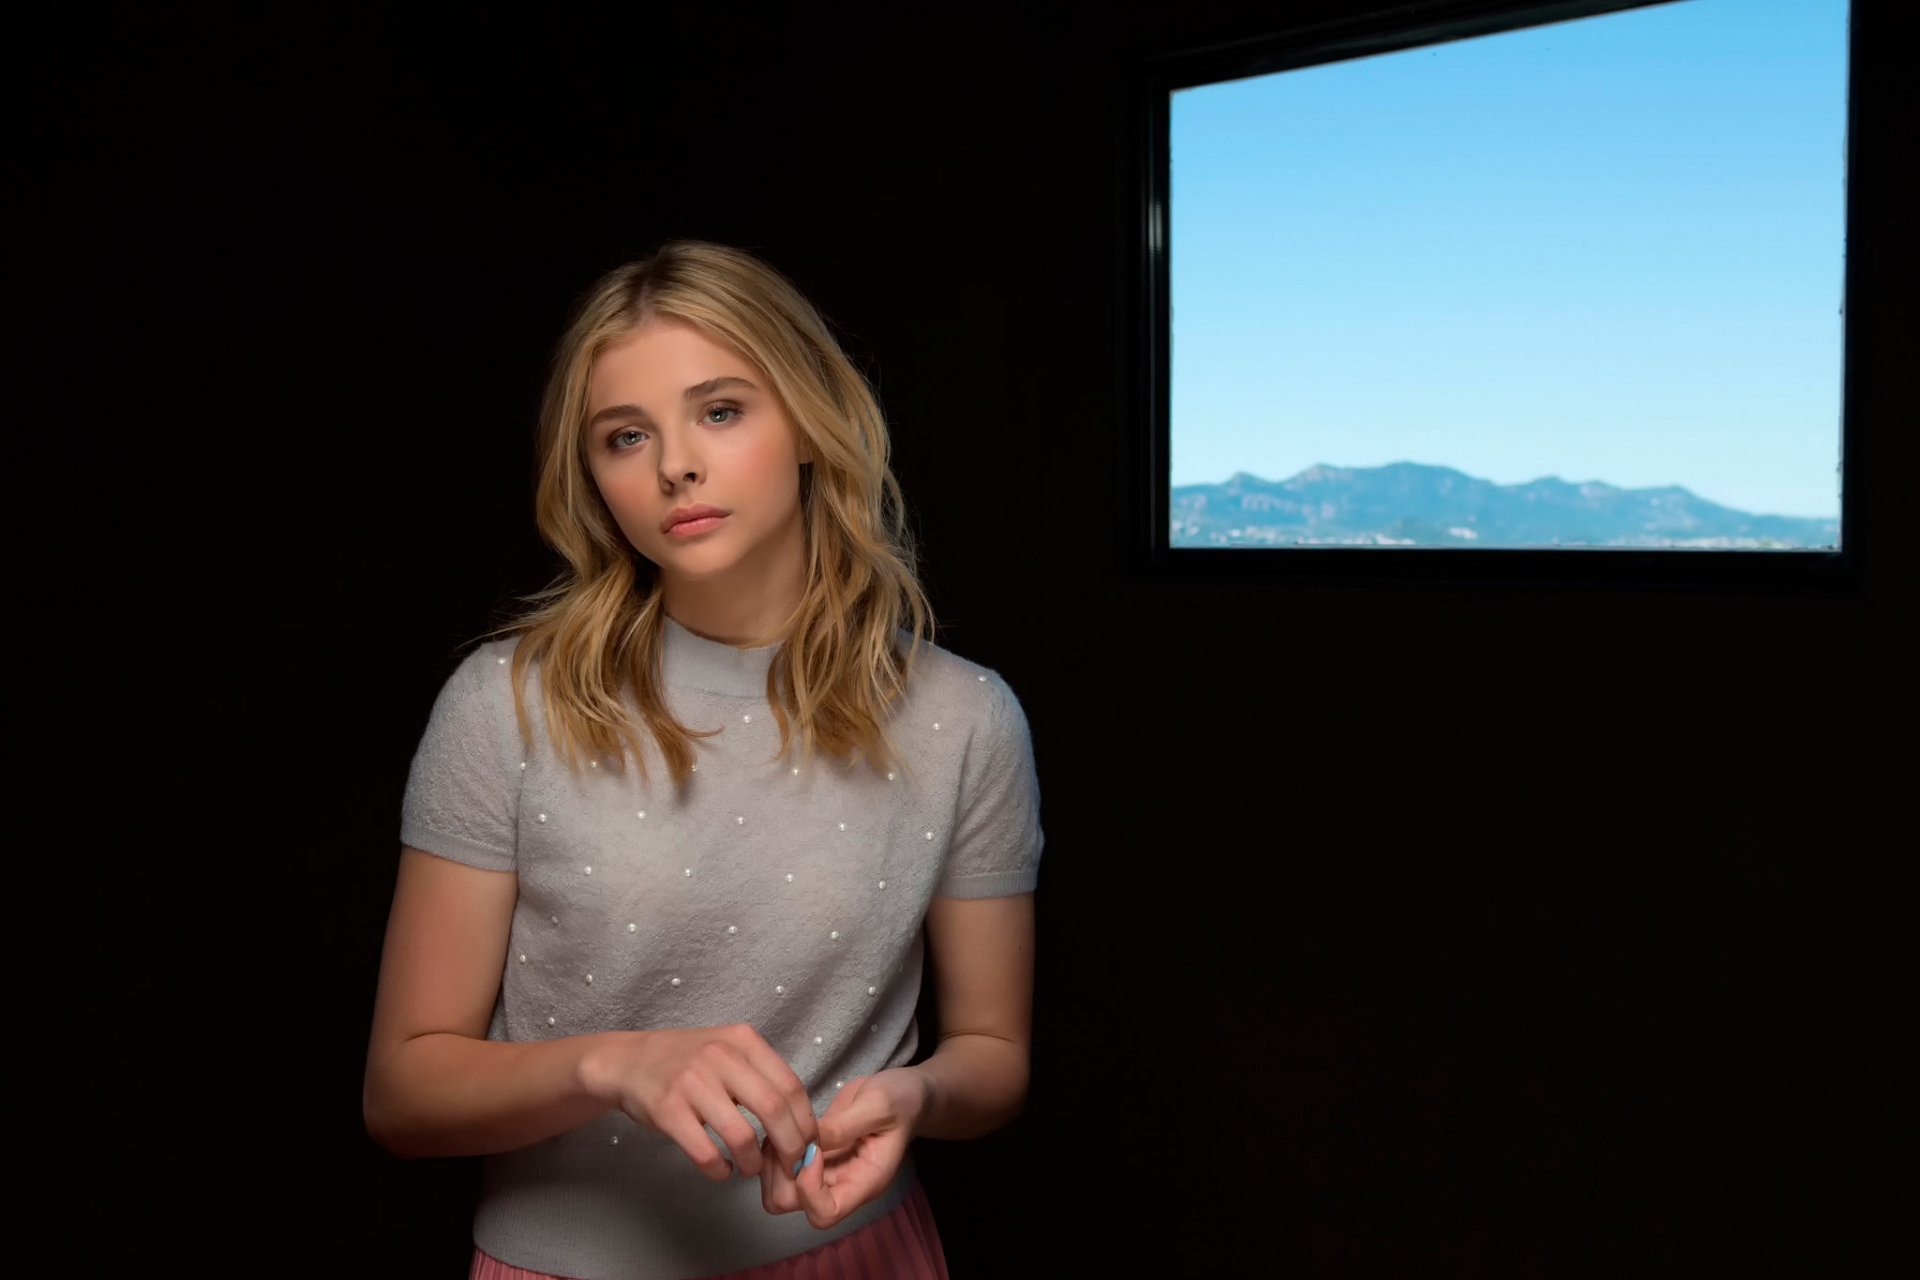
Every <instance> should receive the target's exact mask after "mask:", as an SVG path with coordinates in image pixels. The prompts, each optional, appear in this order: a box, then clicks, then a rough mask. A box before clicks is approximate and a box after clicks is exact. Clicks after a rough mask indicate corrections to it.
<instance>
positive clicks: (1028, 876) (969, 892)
mask: <svg viewBox="0 0 1920 1280" xmlns="http://www.w3.org/2000/svg"><path fill="white" fill-rule="evenodd" d="M1039 883H1040V868H1039V866H1038V865H1035V866H1030V867H1018V868H1015V869H1014V870H1012V871H989V872H987V873H985V874H984V875H977V876H949V877H947V879H945V880H943V881H941V882H940V887H939V888H937V889H935V890H934V896H935V897H939V898H1010V897H1012V896H1014V895H1015V894H1020V893H1032V892H1033V891H1034V888H1035V886H1037V885H1038V884H1039Z"/></svg>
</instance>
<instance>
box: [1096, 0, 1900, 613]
mask: <svg viewBox="0 0 1920 1280" xmlns="http://www.w3.org/2000/svg"><path fill="white" fill-rule="evenodd" d="M1686 2H1687V0H1430V2H1429V3H1415V4H1400V5H1394V6H1390V7H1387V6H1383V7H1379V8H1374V9H1369V10H1365V11H1363V12H1359V13H1349V14H1347V15H1345V16H1342V17H1339V18H1337V19H1333V20H1330V21H1321V22H1315V23H1310V24H1306V25H1297V26H1291V27H1286V28H1282V29H1278V30H1276V31H1274V32H1272V33H1269V34H1265V35H1261V36H1257V37H1252V38H1249V39H1246V40H1239V41H1233V42H1230V43H1226V44H1221V45H1213V46H1208V47H1204V48H1199V49H1192V50H1186V51H1181V52H1178V53H1173V54H1166V55H1160V56H1156V57H1152V58H1147V59H1142V60H1139V61H1136V62H1134V63H1132V64H1130V65H1129V67H1128V68H1127V72H1126V76H1125V83H1124V86H1123V92H1124V94H1125V102H1124V104H1123V106H1124V111H1125V117H1126V122H1127V130H1128V137H1127V138H1126V140H1125V141H1126V147H1127V156H1128V164H1129V168H1130V172H1129V173H1128V174H1127V175H1126V180H1127V188H1126V189H1127V190H1128V191H1129V192H1131V193H1132V196H1131V206H1132V207H1131V208H1130V209H1129V210H1127V213H1128V218H1129V227H1130V228H1131V231H1130V234H1129V240H1128V243H1127V244H1125V245H1124V252H1125V253H1126V255H1127V259H1128V264H1129V265H1128V281H1127V282H1126V287H1127V291H1128V293H1127V296H1125V297H1123V300H1122V301H1123V305H1122V306H1121V308H1120V309H1119V311H1118V313H1117V315H1116V320H1117V322H1118V328H1117V334H1116V342H1117V344H1118V348H1119V353H1120V361H1121V363H1120V367H1121V368H1123V369H1130V370H1132V371H1133V372H1134V379H1133V381H1132V383H1131V385H1130V389H1131V391H1132V393H1133V394H1132V400H1131V403H1130V404H1128V405H1127V406H1126V408H1127V410H1128V416H1129V417H1130V419H1131V421H1132V423H1133V427H1132V428H1131V430H1130V431H1129V432H1128V434H1129V435H1130V437H1131V443H1132V446H1133V447H1131V448H1130V449H1129V450H1128V455H1127V457H1128V465H1127V466H1126V467H1125V468H1123V471H1124V473H1125V474H1124V475H1123V476H1122V483H1123V487H1124V493H1123V494H1122V496H1121V514H1122V540H1123V546H1122V547H1121V548H1120V554H1121V559H1122V568H1123V572H1124V573H1125V575H1126V576H1127V577H1128V578H1130V579H1133V580H1136V581H1139V580H1147V581H1177V582H1225V583H1239V584H1250V585H1251V584H1267V583H1272V584H1280V583H1362V584H1405V585H1433V586H1494V587H1513V586H1541V587H1553V586H1587V585H1591V586H1613V587H1629V588H1643V587H1653V588H1675V589H1681V590H1689V589H1692V590H1714V589H1734V590H1761V591H1769V592H1774V591H1785V592H1789V593H1794V594H1835V593H1838V594H1857V593H1858V591H1859V590H1860V585H1861V578H1860V563H1861V552H1862V548H1861V546H1860V538H1861V534H1862V532H1863V529H1862V526H1863V524H1864V523H1865V522H1864V520H1863V519H1862V518H1861V510H1860V508H1861V505H1862V504H1861V502H1860V501H1859V490H1858V488H1857V487H1856V486H1855V485H1854V484H1853V480H1854V479H1855V477H1856V476H1858V475H1860V474H1862V472H1861V468H1860V449H1859V445H1860V443H1861V439H1860V437H1861V432H1860V431H1859V430H1858V427H1859V421H1858V419H1859V414H1860V411H1861V404H1862V399H1861V396H1860V395H1859V394H1857V392H1858V390H1859V387H1858V375H1859V359H1858V356H1859V353H1860V352H1861V351H1862V350H1863V349H1864V348H1865V346H1866V345H1867V344H1866V342H1865V340H1864V338H1863V337H1862V335H1861V332H1860V325H1859V323H1858V317H1857V315H1856V314H1855V312H1854V311H1853V310H1852V308H1851V307H1850V306H1848V305H1847V303H1849V302H1850V301H1851V300H1852V299H1853V298H1855V297H1857V296H1859V289H1858V288H1857V287H1856V286H1857V284H1858V282H1859V280H1860V279H1861V272H1862V270H1863V268H1862V254H1861V247H1862V246H1861V242H1860V239H1859V237H1858V236H1857V235H1856V234H1855V232H1856V229H1857V228H1858V227H1859V226H1860V225H1861V216H1860V214H1861V210H1860V201H1861V198H1862V196H1861V191H1862V188H1863V186H1864V185H1865V184H1864V183H1863V182H1862V181H1861V180H1860V178H1859V174H1858V172H1857V169H1858V165H1859V162H1860V157H1861V147H1860V146H1859V145H1858V144H1859V135H1860V129H1861V121H1860V111H1859V101H1860V96H1861V95H1860V94H1859V93H1858V92H1857V91H1856V84H1855V81H1856V77H1857V75H1858V68H1859V65H1860V56H1859V55H1860V52H1861V48H1860V23H1859V20H1858V14H1857V12H1856V10H1857V8H1858V0H1850V3H1849V4H1848V6H1847V15H1848V36H1847V107H1846V119H1847V123H1846V143H1845V145H1846V161H1845V169H1844V181H1845V184H1846V191H1845V201H1844V202H1845V238H1844V242H1843V245H1842V252H1843V255H1844V257H1843V266H1842V289H1843V299H1844V301H1843V304H1842V316H1841V324H1842V343H1841V352H1842V354H1841V362H1842V367H1841V411H1840V495H1841V500H1840V546H1839V548H1837V549H1835V550H1831V551H1826V550H1805V551H1751V550H1734V549H1728V550H1719V549H1639V548H1579V547H1566V548H1552V549H1520V548H1511V549H1509V548H1485V549H1480V548H1466V547H1462V548H1453V547H1419V548H1398V547H1277V546H1276V547H1259V546H1250V547H1174V546H1172V545H1171V543H1172V537H1171V532H1170V528H1169V525H1170V518H1171V505H1172V500H1171V443H1172V440H1171V432H1172V422H1171V418H1172V412H1171V403H1170V382H1171V377H1170V371H1171V337H1170V333H1169V323H1170V316H1169V312H1168V298H1169V297H1170V286H1169V273H1170V267H1171V262H1170V257H1169V253H1170V244H1169V239H1170V224H1169V217H1170V207H1171V197H1170V191H1169V183H1170V178H1171V165H1170V154H1169V153H1170V138H1169V131H1170V109H1169V108H1170V99H1171V97H1172V94H1173V93H1174V92H1175V91H1176V90H1179V89H1185V88H1191V87H1198V86H1205V85H1210V84H1216V83H1221V82H1224V81H1229V80H1236V79H1244V78H1247V77H1251V76H1261V75H1269V74H1274V73H1277V72H1281V71H1291V70H1299V69H1303V68H1306V67H1312V66H1319V65H1323V64H1326V63H1331V62H1337V61H1342V60H1346V59H1349V58H1358V57H1370V56H1374V55H1377V54H1383V53H1391V52H1396V51H1399V50H1404V49H1415V48H1420V47H1423V46H1426V45H1432V44H1437V43H1441V42H1444V41H1449V40H1457V39H1463V38H1468V37H1473V36H1483V35H1493V34H1497V33H1501V32H1506V31H1517V30H1522V29H1526V28H1530V27H1536V26H1541V25H1545V24H1549V23H1554V22H1563V21H1568V20H1571V19H1577V18H1584V17H1592V16H1597V15H1601V14H1610V13H1624V12H1627V11H1630V10H1634V9H1644V8H1653V7H1656V6H1659V5H1664V4H1673V3H1686ZM1327 461H1329V462H1333V463H1337V462H1338V461H1339V460H1338V459H1328V460H1327Z"/></svg>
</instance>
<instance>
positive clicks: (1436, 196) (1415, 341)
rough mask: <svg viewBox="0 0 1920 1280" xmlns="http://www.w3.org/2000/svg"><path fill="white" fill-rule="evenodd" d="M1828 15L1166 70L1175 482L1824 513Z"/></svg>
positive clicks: (1734, 9)
mask: <svg viewBox="0 0 1920 1280" xmlns="http://www.w3.org/2000/svg"><path fill="white" fill-rule="evenodd" d="M1846 42H1847V3H1846V0H1677V2H1676V3H1672V4H1662V5H1654V6H1652V7H1649V8H1645V9H1636V10H1629V11H1626V12H1622V13H1613V14H1602V15H1599V16H1597V17H1591V18H1582V19H1578V20H1575V21H1571V22H1558V23H1554V24H1552V25H1549V26H1544V27H1533V28H1529V29H1526V30H1522V31H1512V32H1505V33H1502V34H1498V35H1491V36H1481V37H1477V38H1475V39H1471V40H1458V41H1453V42H1451V43H1447V44H1441V45H1432V46H1428V47H1426V48H1420V49H1409V50H1404V51H1402V52H1399V53H1391V54H1382V55H1379V56H1376V57H1370V58H1359V59H1353V60H1349V61H1346V62H1338V63H1330V64H1326V65H1322V66H1317V67H1310V68H1306V69H1303V70H1298V71H1289V72H1283V73H1279V74H1275V75H1265V76H1257V77H1252V78H1249V79H1244V80H1236V81H1230V82H1227V83H1223V84H1216V85H1206V86H1200V87H1196V88H1192V89H1183V90H1180V91H1178V92H1176V93H1175V94H1174V95H1173V99H1172V102H1171V104H1170V111H1171V157H1172V165H1173V172H1172V196H1171V216H1172V238H1171V241H1170V244H1171V278H1172V305H1173V314H1172V326H1171V327H1172V348H1173V350H1172V357H1173V375H1172V387H1171V391H1172V412H1173V423H1172V435H1173V447H1172V472H1173V476H1172V479H1173V483H1174V484H1194V483H1203V482H1217V481H1221V480H1224V479H1226V478H1227V477H1228V476H1229V475H1231V474H1233V473H1234V472H1236V471H1249V472H1252V473H1253V474H1255V475H1258V476H1263V477H1266V478H1268V479H1273V480H1282V479H1286V478H1287V477H1289V476H1291V475H1293V474H1295V473H1296V472H1298V471H1300V470H1302V469H1304V468H1306V467H1309V466H1311V465H1313V464H1315V463H1328V464H1331V465H1335V466H1350V467H1369V466H1380V465H1383V464H1385V463H1389V462H1402V461H1406V462H1425V463H1433V464H1437V465H1444V466H1450V467H1457V468H1458V469H1460V470H1462V471H1465V472H1467V473H1469V474H1471V475H1476V476H1481V477H1484V478H1486V479H1489V480H1493V481H1496V482H1498V483H1501V484H1517V483H1523V482H1525V481H1528V480H1534V479H1537V478H1539V477H1541V476H1547V475H1555V476H1559V477H1560V478H1561V479H1563V480H1570V481H1574V482H1582V481H1589V480H1599V481H1604V482H1606V483H1609V484H1615V485H1621V486H1623V487H1627V488H1641V487H1646V486H1653V485H1666V484H1680V485H1684V486H1685V487H1686V488H1688V489H1691V490H1692V491H1693V492H1695V493H1697V494H1699V495H1700V496H1701V497H1703V498H1707V499H1709V500H1710V501H1714V502H1719V503H1722V504H1724V505H1727V506H1730V507H1737V508H1740V509H1742V510H1747V511H1753V512H1759V513H1765V514H1775V515H1796V516H1829V517H1830V516H1836V515H1838V514H1839V509H1840V507H1839V480H1838V467H1839V460H1840V408H1841V394H1840V392H1841V357H1842V354H1843V351H1842V324H1843V320H1844V318H1843V316H1842V315H1841V305H1842V301H1843V280H1844V269H1845V263H1844V255H1845V212H1846V204H1845V198H1846V197H1845V182H1846V172H1845V170H1846V97H1847V86H1846V71H1847V48H1846Z"/></svg>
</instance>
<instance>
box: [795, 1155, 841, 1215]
mask: <svg viewBox="0 0 1920 1280" xmlns="http://www.w3.org/2000/svg"><path fill="white" fill-rule="evenodd" d="M826 1179H827V1156H826V1153H825V1152H818V1153H816V1154H815V1156H814V1158H813V1163H812V1164H810V1165H807V1166H806V1167H804V1168H802V1169H801V1170H800V1176H799V1177H798V1178H796V1179H795V1180H794V1184H793V1186H794V1190H795V1191H796V1192H797V1193H798V1194H799V1197H800V1207H801V1208H802V1209H804V1210H806V1214H807V1221H808V1222H810V1223H812V1224H813V1225H814V1227H816V1228H826V1227H830V1226H832V1225H833V1224H834V1223H836V1222H838V1221H840V1219H841V1218H842V1217H843V1216H844V1215H843V1214H842V1213H841V1212H840V1208H839V1198H838V1197H837V1196H836V1194H835V1192H834V1190H833V1189H832V1188H830V1187H828V1186H827V1181H826Z"/></svg>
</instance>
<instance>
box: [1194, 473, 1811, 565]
mask: <svg viewBox="0 0 1920 1280" xmlns="http://www.w3.org/2000/svg"><path fill="white" fill-rule="evenodd" d="M1171 499H1172V501H1171V504H1170V507H1171V510H1170V518H1169V530H1168V541H1169V545H1170V546H1173V547H1232V546H1257V547H1307V546H1361V547H1462V548H1475V547H1500V548H1520V547H1527V548H1553V547H1629V548H1631V547H1639V548H1672V549H1676V550H1687V549H1693V550H1739V551H1831V550H1834V549H1836V548H1838V546H1839V545H1840V522H1839V520H1838V519H1831V520H1826V519H1809V518H1806V517H1800V516H1775V515H1756V514H1753V513H1750V512H1745V511H1736V510H1734V509H1733V508H1731V507H1723V506H1720V505H1718V504H1716V503H1712V502H1709V501H1707V500H1706V499H1704V498H1701V497H1699V496H1697V495H1695V494H1693V493H1691V492H1689V491H1688V490H1686V489H1683V488H1681V487H1679V486H1677V485H1669V486H1665V487H1661V488H1650V489H1622V488H1618V487H1616V486H1614V485H1609V484H1603V483H1600V482H1597V481H1589V482H1586V483H1579V484H1576V483H1570V482H1568V481H1565V480H1561V479H1559V478H1557V477H1553V476H1549V477H1546V478H1544V479H1540V480H1533V481H1529V482H1528V483H1526V484H1514V485H1500V484H1495V483H1493V482H1492V481H1490V480H1482V479H1479V478H1477V477H1475V476H1470V475H1468V474H1466V473H1465V472H1463V471H1456V470H1454V469H1453V468H1450V467H1436V466H1429V465H1426V464H1422V463H1415V462H1396V463H1391V464H1389V465H1387V466H1383V467H1332V466H1324V465H1322V466H1312V467H1308V468H1307V469H1306V470H1305V471H1302V472H1300V473H1299V474H1298V475H1296V476H1293V477H1292V478H1290V479H1286V480H1265V479H1262V478H1260V477H1258V476H1254V475H1251V474H1249V473H1247V472H1244V471H1243V472H1238V473H1236V474H1235V475H1233V476H1231V477H1229V478H1228V479H1227V480H1226V481H1224V482H1222V483H1220V484H1190V485H1176V486H1174V488H1173V491H1172V495H1171Z"/></svg>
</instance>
